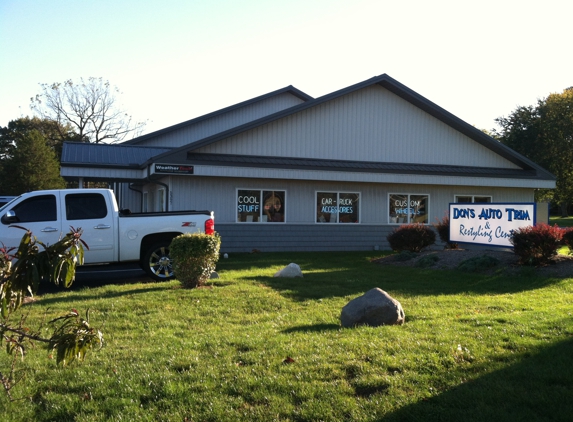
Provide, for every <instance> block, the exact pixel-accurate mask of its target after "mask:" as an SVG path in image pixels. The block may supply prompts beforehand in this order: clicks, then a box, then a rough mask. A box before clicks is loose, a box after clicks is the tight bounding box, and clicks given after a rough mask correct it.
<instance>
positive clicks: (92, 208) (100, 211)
mask: <svg viewBox="0 0 573 422" xmlns="http://www.w3.org/2000/svg"><path fill="white" fill-rule="evenodd" d="M106 216H107V206H106V202H105V198H104V197H103V195H101V194H99V193H77V194H70V195H66V219H67V220H94V219H98V218H104V217H106Z"/></svg>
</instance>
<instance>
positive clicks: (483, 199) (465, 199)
mask: <svg viewBox="0 0 573 422" xmlns="http://www.w3.org/2000/svg"><path fill="white" fill-rule="evenodd" d="M456 203H469V204H474V203H475V204H478V203H485V204H489V203H491V196H476V195H456Z"/></svg>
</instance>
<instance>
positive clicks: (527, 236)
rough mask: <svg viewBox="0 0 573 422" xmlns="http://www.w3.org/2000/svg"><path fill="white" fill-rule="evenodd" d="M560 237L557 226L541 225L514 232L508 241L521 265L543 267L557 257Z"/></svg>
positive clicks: (560, 232) (560, 231)
mask: <svg viewBox="0 0 573 422" xmlns="http://www.w3.org/2000/svg"><path fill="white" fill-rule="evenodd" d="M562 236H563V231H562V230H561V229H560V228H559V227H557V225H555V226H550V225H548V224H543V223H541V224H537V225H535V226H530V227H523V228H521V229H518V230H514V231H513V232H512V234H511V237H510V238H509V241H510V242H511V244H512V245H513V252H514V253H515V254H516V255H517V256H519V260H520V263H521V264H524V265H544V264H547V263H548V262H549V260H550V259H551V258H552V257H553V256H555V255H557V250H558V249H559V247H560V246H561V238H562Z"/></svg>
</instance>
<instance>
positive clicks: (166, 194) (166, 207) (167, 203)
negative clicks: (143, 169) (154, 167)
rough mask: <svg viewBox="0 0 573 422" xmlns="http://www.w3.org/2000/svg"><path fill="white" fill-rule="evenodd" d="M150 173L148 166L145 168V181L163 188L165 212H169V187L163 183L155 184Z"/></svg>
mask: <svg viewBox="0 0 573 422" xmlns="http://www.w3.org/2000/svg"><path fill="white" fill-rule="evenodd" d="M150 173H151V170H150V168H149V166H147V176H146V177H145V180H146V181H148V182H149V183H155V184H156V185H161V186H164V187H165V212H169V186H168V185H167V184H165V183H163V182H156V181H154V180H151V179H150Z"/></svg>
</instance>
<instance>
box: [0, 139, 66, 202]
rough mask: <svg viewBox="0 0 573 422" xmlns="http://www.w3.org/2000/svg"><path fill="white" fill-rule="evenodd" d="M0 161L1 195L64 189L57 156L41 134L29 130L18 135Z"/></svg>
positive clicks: (7, 147)
mask: <svg viewBox="0 0 573 422" xmlns="http://www.w3.org/2000/svg"><path fill="white" fill-rule="evenodd" d="M4 151H5V155H4V156H3V157H1V158H0V162H1V163H2V167H1V168H0V192H1V193H2V194H4V195H19V194H21V193H23V192H29V191H33V190H39V189H61V188H64V187H65V186H66V184H65V181H64V179H63V178H62V177H61V176H60V166H59V163H58V160H57V158H56V154H55V152H54V150H53V149H51V148H50V147H49V146H48V145H47V144H46V139H45V138H44V137H43V136H42V134H41V133H40V132H39V131H38V130H36V129H32V130H29V131H25V132H23V133H19V134H18V136H16V137H15V138H14V140H13V142H12V143H10V144H9V145H7V146H6V148H5V150H4Z"/></svg>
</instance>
